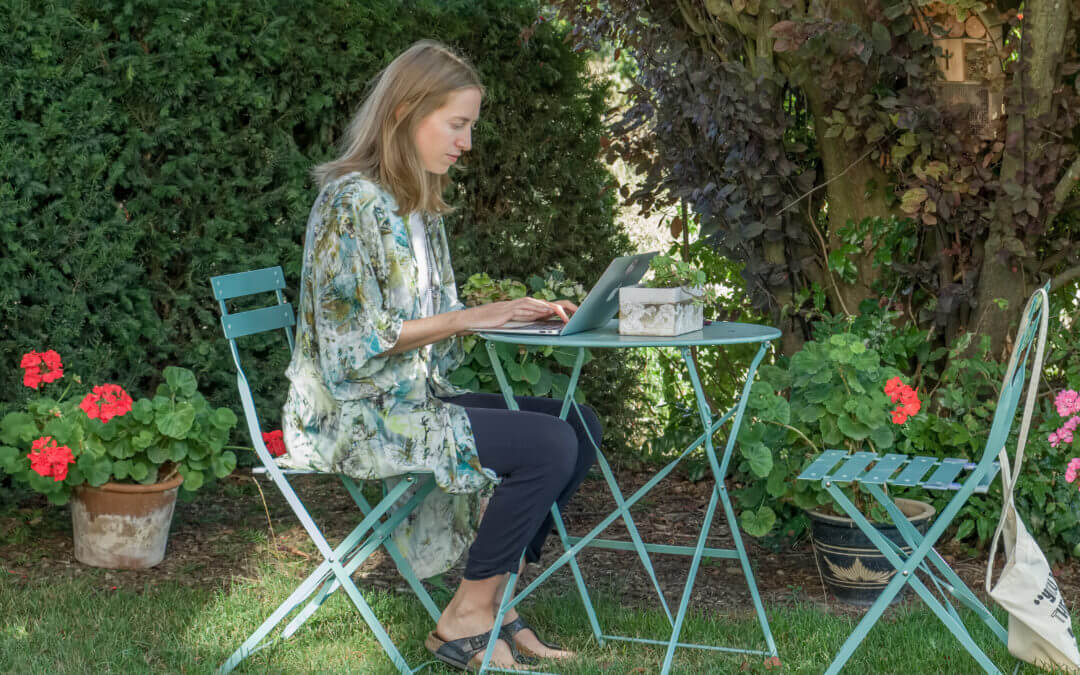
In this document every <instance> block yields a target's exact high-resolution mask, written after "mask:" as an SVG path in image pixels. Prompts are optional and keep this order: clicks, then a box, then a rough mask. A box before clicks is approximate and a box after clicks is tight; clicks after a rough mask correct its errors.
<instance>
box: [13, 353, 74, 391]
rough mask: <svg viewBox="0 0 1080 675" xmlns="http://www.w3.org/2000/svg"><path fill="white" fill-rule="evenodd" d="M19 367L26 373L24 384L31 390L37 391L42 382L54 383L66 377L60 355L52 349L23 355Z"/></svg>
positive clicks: (24, 374)
mask: <svg viewBox="0 0 1080 675" xmlns="http://www.w3.org/2000/svg"><path fill="white" fill-rule="evenodd" d="M19 367H20V368H22V369H23V370H24V371H25V372H24V373H23V384H24V385H26V386H27V387H30V388H31V389H37V388H38V385H40V384H41V383H42V382H45V383H48V382H54V381H56V380H59V379H60V378H61V377H63V376H64V364H62V363H61V362H60V355H59V354H57V353H56V351H54V350H52V349H50V350H48V351H46V352H35V351H30V352H27V353H26V354H23V357H22V361H20V362H19Z"/></svg>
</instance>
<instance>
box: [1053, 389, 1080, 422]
mask: <svg viewBox="0 0 1080 675" xmlns="http://www.w3.org/2000/svg"><path fill="white" fill-rule="evenodd" d="M1054 405H1055V406H1056V407H1057V411H1058V414H1059V415H1061V416H1062V417H1068V416H1069V415H1072V414H1074V413H1080V395H1078V394H1077V393H1076V392H1075V391H1073V390H1072V389H1066V390H1064V391H1062V392H1061V393H1059V394H1058V395H1057V397H1056V398H1054Z"/></svg>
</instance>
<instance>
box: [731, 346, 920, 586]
mask: <svg viewBox="0 0 1080 675" xmlns="http://www.w3.org/2000/svg"><path fill="white" fill-rule="evenodd" d="M758 372H759V374H760V379H759V380H758V381H757V382H755V384H754V387H753V389H752V391H751V395H750V399H749V400H748V402H747V414H748V415H749V418H748V419H747V423H744V424H743V428H742V430H741V431H740V434H739V447H740V451H741V454H742V457H743V460H744V461H743V464H744V466H743V469H744V470H745V471H744V473H743V476H744V479H748V484H747V485H746V487H744V488H743V489H741V490H738V491H737V492H736V495H735V496H736V499H737V500H738V501H739V503H740V504H741V506H742V507H743V511H742V514H741V516H740V524H741V525H742V527H743V529H744V530H745V531H746V532H747V533H748V534H751V535H754V536H759V537H760V536H764V535H767V534H769V533H770V532H771V531H772V530H773V528H774V527H775V525H776V523H777V514H776V512H775V511H774V509H773V506H774V505H776V504H777V502H781V503H790V504H793V505H794V506H796V507H798V508H800V509H803V511H804V513H805V514H806V517H807V518H808V519H809V522H810V529H811V541H812V543H813V547H814V556H815V561H816V562H817V565H818V570H819V572H820V574H821V577H822V581H823V582H824V584H825V585H826V587H828V588H829V590H830V591H831V593H832V594H833V595H834V597H836V598H837V599H838V600H840V601H842V602H847V603H851V604H859V605H862V604H871V603H873V601H874V600H875V599H876V598H877V596H878V594H879V593H880V591H881V589H882V588H884V586H885V585H886V584H887V583H888V581H889V580H890V578H891V577H892V575H893V574H894V573H895V569H894V568H893V566H892V565H891V564H890V563H889V562H888V560H886V559H885V558H884V556H883V555H882V554H881V553H880V552H879V551H878V550H877V548H876V547H875V546H874V545H873V544H872V543H871V542H870V541H869V540H868V539H866V537H865V536H864V535H863V533H862V531H860V530H859V529H858V528H857V527H855V524H854V522H853V521H852V520H851V519H850V518H847V517H846V516H844V515H843V514H842V513H840V512H838V511H833V510H832V509H831V506H832V497H831V496H830V495H829V494H828V493H827V492H825V491H824V490H823V489H822V488H821V487H820V485H818V484H816V483H813V482H808V481H796V480H795V476H797V475H798V474H799V473H800V472H801V470H802V469H803V468H804V466H805V465H806V463H807V462H808V461H809V459H810V458H812V457H815V456H817V455H818V454H820V452H822V451H824V450H826V449H831V448H846V449H848V450H850V451H852V452H857V451H861V450H869V451H871V452H876V453H881V454H883V453H885V452H897V451H898V450H897V449H896V446H897V445H899V443H900V440H901V439H900V435H901V434H900V432H901V430H902V428H903V425H905V424H906V423H907V421H908V419H909V418H911V417H912V416H915V415H918V414H919V412H920V409H921V407H922V406H921V403H920V401H919V398H918V394H917V392H916V391H915V390H914V389H912V388H911V387H909V386H907V385H906V384H904V382H903V379H902V374H901V373H900V372H899V371H898V370H897V369H895V368H891V367H886V366H883V365H882V360H881V357H880V356H879V355H878V353H877V352H875V351H874V350H872V349H870V348H868V347H867V346H866V345H865V343H864V341H863V339H862V338H860V337H858V336H856V335H852V334H847V333H841V334H835V335H832V336H830V337H828V338H827V339H824V340H821V341H813V342H808V343H806V345H804V347H803V349H802V350H800V351H799V352H798V353H796V354H795V355H793V356H792V357H791V359H790V360H789V361H788V363H787V364H786V365H767V366H762V367H761V368H760V369H759V371H758ZM747 474H749V475H747ZM847 492H848V494H849V496H850V497H851V498H852V500H853V501H854V502H855V504H856V505H858V506H859V507H860V510H861V511H862V512H863V513H864V514H865V515H866V516H867V517H868V518H869V519H870V520H871V521H873V522H875V523H876V524H877V525H878V529H879V531H881V532H882V534H883V535H885V536H886V537H887V538H889V539H891V540H892V541H894V542H896V543H897V544H898V545H900V546H902V547H903V546H906V544H905V543H904V540H903V538H902V536H901V535H900V533H899V531H897V529H896V528H895V527H894V526H893V525H892V524H891V523H890V522H889V521H888V518H887V516H886V514H885V513H884V509H883V508H881V506H880V505H879V504H878V503H877V502H876V501H875V500H873V499H872V498H870V497H869V496H868V495H865V494H862V493H861V492H860V491H859V490H858V488H857V487H849V488H848V489H847ZM894 501H895V503H896V505H897V506H898V507H899V508H900V510H901V511H903V512H904V514H905V515H906V516H908V519H909V520H910V521H911V522H912V524H913V525H915V526H916V528H917V529H919V530H920V531H922V532H925V531H926V528H927V527H928V526H929V523H930V520H931V518H932V516H933V515H934V508H933V506H932V505H930V504H928V503H925V502H922V501H919V500H913V499H895V500H894Z"/></svg>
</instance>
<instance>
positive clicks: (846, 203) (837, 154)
mask: <svg viewBox="0 0 1080 675" xmlns="http://www.w3.org/2000/svg"><path fill="white" fill-rule="evenodd" d="M804 90H805V92H806V98H807V101H808V102H809V104H810V110H811V112H812V113H813V115H814V130H815V132H816V134H817V137H818V147H819V149H820V151H821V162H822V165H823V167H824V181H825V183H826V187H825V190H826V194H827V195H828V204H829V231H828V233H827V234H826V236H827V238H828V245H829V250H830V251H835V250H837V249H839V248H840V246H841V245H842V244H843V242H842V241H841V239H840V229H841V228H842V227H843V226H844V225H846V224H848V223H849V222H856V223H857V222H860V221H862V220H863V219H864V218H870V217H880V218H886V217H888V216H889V215H890V214H891V213H892V210H891V209H890V208H889V205H888V204H887V203H886V201H885V191H884V187H885V186H886V185H888V184H889V179H888V177H887V176H886V175H885V172H884V171H882V170H881V168H880V167H878V166H877V165H875V164H874V163H872V162H871V161H870V159H869V156H868V155H867V153H866V148H865V147H864V146H856V145H848V144H847V143H845V142H844V141H843V139H842V138H840V137H837V138H826V137H825V132H826V130H827V127H826V125H825V124H824V123H822V121H821V120H823V119H824V117H825V115H826V114H827V111H826V108H825V101H824V96H823V91H822V90H821V89H815V88H814V87H806V88H805V89H804ZM871 185H876V186H877V187H875V188H874V189H872V190H871V189H870V187H869V186H871ZM854 262H855V268H856V270H857V276H856V279H855V283H853V284H844V283H839V284H838V286H839V288H838V289H833V288H828V292H829V295H830V296H831V298H832V304H833V308H832V309H833V311H834V312H836V313H839V312H841V311H843V308H845V307H846V308H847V311H850V312H853V313H854V312H857V311H858V309H859V303H861V302H862V301H863V300H866V299H867V298H870V297H873V290H872V286H873V284H874V282H875V281H877V279H878V278H879V277H880V270H879V269H876V268H874V265H873V263H874V242H873V241H871V240H869V239H868V240H867V241H865V242H864V243H863V246H862V248H861V251H860V253H859V255H858V256H856V259H855V261H854ZM825 264H828V261H825Z"/></svg>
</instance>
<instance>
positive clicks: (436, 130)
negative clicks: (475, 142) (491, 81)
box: [413, 87, 480, 174]
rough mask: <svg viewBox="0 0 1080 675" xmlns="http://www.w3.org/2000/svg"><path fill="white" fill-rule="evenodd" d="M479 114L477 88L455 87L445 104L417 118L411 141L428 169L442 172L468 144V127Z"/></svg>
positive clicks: (446, 169)
mask: <svg viewBox="0 0 1080 675" xmlns="http://www.w3.org/2000/svg"><path fill="white" fill-rule="evenodd" d="M479 116H480V90H479V89H474V88H471V87H470V88H469V89H458V90H457V91H454V92H451V93H450V98H449V99H447V101H446V104H445V105H444V106H443V107H441V108H439V109H438V110H435V111H433V112H432V113H430V114H429V115H428V116H427V117H425V118H424V119H422V120H420V124H419V125H417V127H416V132H415V134H414V135H413V142H414V143H416V149H417V151H418V152H419V153H420V161H421V162H423V164H424V168H425V169H427V170H428V171H430V172H431V173H438V174H443V173H446V172H447V171H448V170H449V169H450V166H451V165H452V164H453V163H454V162H456V161H457V159H458V157H460V156H461V154H462V153H463V152H466V151H467V150H469V148H471V147H472V128H473V125H474V124H476V119H477V118H478V117H479Z"/></svg>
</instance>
